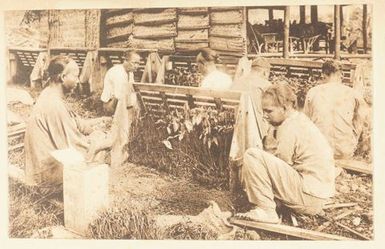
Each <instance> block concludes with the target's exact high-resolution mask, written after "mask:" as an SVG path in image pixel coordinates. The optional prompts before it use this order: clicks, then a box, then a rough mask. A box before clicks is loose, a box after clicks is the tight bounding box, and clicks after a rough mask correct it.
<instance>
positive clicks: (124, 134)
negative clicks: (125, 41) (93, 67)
mask: <svg viewBox="0 0 385 249" xmlns="http://www.w3.org/2000/svg"><path fill="white" fill-rule="evenodd" d="M140 59H141V58H140V56H139V54H137V53H136V52H135V51H129V52H127V53H126V55H125V61H124V62H123V64H120V65H115V66H113V67H112V68H110V69H109V70H108V72H107V73H106V76H105V79H104V89H103V93H102V96H101V100H102V101H103V102H104V103H105V104H104V109H105V111H106V113H109V114H110V115H111V114H114V118H113V120H112V127H111V138H110V139H111V140H110V143H111V146H112V148H111V166H112V167H116V166H119V165H121V164H122V163H124V162H125V161H126V160H127V158H128V150H127V148H125V147H126V145H127V144H128V142H129V137H130V131H131V124H132V122H133V121H134V119H135V114H136V113H137V108H138V103H137V99H136V94H135V92H134V89H133V85H132V84H133V83H134V72H135V71H136V70H137V69H138V68H139V62H140ZM107 145H108V144H107ZM107 145H106V146H107Z"/></svg>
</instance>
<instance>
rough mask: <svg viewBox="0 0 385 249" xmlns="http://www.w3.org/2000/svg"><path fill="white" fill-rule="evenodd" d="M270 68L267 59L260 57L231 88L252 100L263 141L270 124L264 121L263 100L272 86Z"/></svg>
mask: <svg viewBox="0 0 385 249" xmlns="http://www.w3.org/2000/svg"><path fill="white" fill-rule="evenodd" d="M270 68H271V64H270V63H269V62H268V61H267V60H266V59H265V58H263V57H258V58H256V59H254V60H253V61H252V63H251V71H250V73H248V74H247V75H245V76H243V77H241V78H239V79H238V80H237V81H236V82H234V83H233V85H232V86H231V90H236V91H242V92H244V93H245V94H246V95H247V96H248V97H249V98H250V101H251V104H252V107H253V112H254V114H255V117H256V122H257V125H258V128H259V133H260V136H261V139H262V138H263V137H265V136H266V134H267V130H268V123H267V122H266V120H264V119H263V112H262V103H261V98H262V94H263V92H264V91H265V90H266V89H267V88H268V87H269V86H271V83H270V82H269V80H268V79H269V75H270Z"/></svg>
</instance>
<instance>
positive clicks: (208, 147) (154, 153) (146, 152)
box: [129, 107, 235, 189]
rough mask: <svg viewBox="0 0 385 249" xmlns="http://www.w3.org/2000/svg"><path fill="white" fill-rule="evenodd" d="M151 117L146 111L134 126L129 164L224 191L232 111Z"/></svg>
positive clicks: (178, 112)
mask: <svg viewBox="0 0 385 249" xmlns="http://www.w3.org/2000/svg"><path fill="white" fill-rule="evenodd" d="M153 113H155V111H151V110H149V112H148V113H147V114H146V115H145V116H144V117H143V118H142V119H141V120H140V122H139V123H138V128H137V129H136V134H134V135H133V139H132V141H131V143H130V146H129V152H130V155H131V156H130V161H131V162H133V163H138V164H143V165H147V166H150V167H153V168H156V169H158V170H162V171H166V172H168V173H171V174H172V175H175V176H178V177H186V178H190V179H193V180H196V181H198V182H200V183H202V184H204V185H206V186H208V187H216V188H218V189H227V188H228V179H229V168H228V160H229V152H230V146H231V140H232V136H233V130H234V124H235V115H234V111H233V110H226V109H224V110H221V111H218V110H216V109H215V108H212V107H198V108H193V109H189V108H188V107H185V108H184V110H181V109H179V110H178V109H173V110H170V109H169V111H168V112H163V114H162V115H161V116H154V115H153Z"/></svg>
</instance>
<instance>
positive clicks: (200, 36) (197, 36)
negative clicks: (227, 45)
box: [175, 29, 209, 42]
mask: <svg viewBox="0 0 385 249" xmlns="http://www.w3.org/2000/svg"><path fill="white" fill-rule="evenodd" d="M208 39H209V32H208V30H207V29H198V30H178V36H177V37H176V38H175V41H176V42H177V41H179V42H180V41H181V40H186V41H197V40H205V42H208ZM201 42H202V41H201Z"/></svg>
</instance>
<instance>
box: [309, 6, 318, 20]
mask: <svg viewBox="0 0 385 249" xmlns="http://www.w3.org/2000/svg"><path fill="white" fill-rule="evenodd" d="M310 18H311V23H312V24H315V23H317V22H318V6H317V5H312V6H310Z"/></svg>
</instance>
